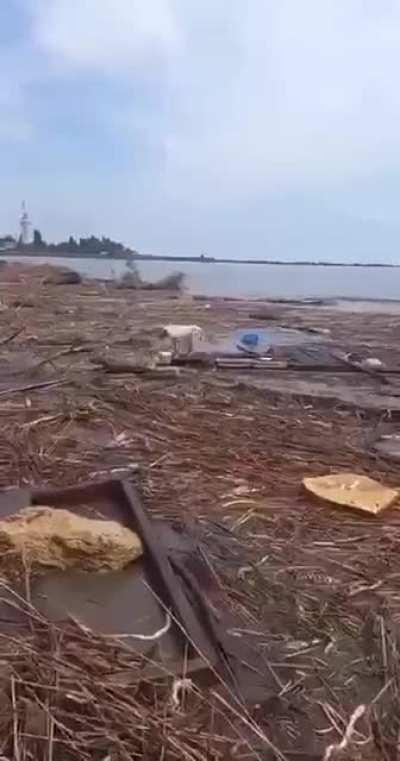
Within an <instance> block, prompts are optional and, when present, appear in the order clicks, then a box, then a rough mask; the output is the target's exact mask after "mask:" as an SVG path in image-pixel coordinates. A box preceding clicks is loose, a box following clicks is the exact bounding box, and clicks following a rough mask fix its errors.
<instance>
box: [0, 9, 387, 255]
mask: <svg viewBox="0 0 400 761" xmlns="http://www.w3.org/2000/svg"><path fill="white" fill-rule="evenodd" d="M399 64H400V0H379V2H377V0H301V2H299V0H279V2H276V0H250V2H248V3H244V2H243V0H240V1H239V0H229V2H228V0H203V1H202V2H201V3H198V2H194V0H146V2H145V3H144V2H143V0H140V1H139V0H3V2H2V3H1V4H0V107H1V114H2V116H1V119H0V152H1V166H2V171H1V177H2V182H1V183H0V230H1V231H3V232H4V233H6V232H15V228H16V223H17V217H18V212H19V207H20V203H21V200H22V199H23V198H24V199H26V201H27V204H28V208H29V211H30V215H31V217H32V219H33V221H34V224H35V226H38V227H39V228H40V229H41V231H42V233H43V235H44V237H46V238H47V239H56V240H59V239H61V238H63V237H65V236H66V235H69V234H70V233H72V234H75V235H78V236H79V235H86V234H91V233H95V234H104V235H107V236H110V237H114V238H117V239H119V240H123V241H124V242H126V243H128V244H130V245H131V246H133V247H136V248H137V249H138V250H139V251H141V252H143V253H145V252H150V253H156V252H159V253H176V254H199V253H201V252H204V251H205V252H207V253H208V254H210V255H213V256H227V255H230V256H232V257H241V256H252V257H271V258H275V257H279V258H282V259H287V260H290V259H296V258H300V259H304V258H310V259H326V260H329V259H335V260H344V261H346V260H347V261H348V260H353V259H357V260H365V261H371V260H376V261H395V262H400V245H399V244H400V215H399V206H400V127H399V122H400V89H399V88H398V86H397V81H396V80H397V72H398V70H399Z"/></svg>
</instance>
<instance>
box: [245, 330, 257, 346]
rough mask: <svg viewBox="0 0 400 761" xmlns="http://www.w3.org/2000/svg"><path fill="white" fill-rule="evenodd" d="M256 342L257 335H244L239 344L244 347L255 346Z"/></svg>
mask: <svg viewBox="0 0 400 761" xmlns="http://www.w3.org/2000/svg"><path fill="white" fill-rule="evenodd" d="M258 341H259V336H258V334H257V333H245V334H244V336H242V337H241V339H240V342H241V343H242V344H244V345H245V346H257V345H258Z"/></svg>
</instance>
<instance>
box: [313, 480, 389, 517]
mask: <svg viewBox="0 0 400 761" xmlns="http://www.w3.org/2000/svg"><path fill="white" fill-rule="evenodd" d="M303 486H304V487H305V488H306V489H307V491H309V492H311V493H312V494H315V496H317V497H320V498H321V499H325V500H327V501H328V502H333V503H334V504H336V505H343V506H344V507H353V508H355V509H356V510H363V511H364V512H367V513H371V514H372V515H377V514H378V513H380V512H382V510H386V508H387V507H390V505H392V504H393V502H395V501H396V499H397V498H398V496H399V492H398V491H396V490H395V489H389V488H388V487H387V486H382V484H380V483H378V481H374V480H373V479H372V478H368V476H361V475H358V474H357V473H336V474H333V475H329V476H319V477H317V478H303Z"/></svg>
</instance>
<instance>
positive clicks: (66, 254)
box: [0, 249, 400, 269]
mask: <svg viewBox="0 0 400 761" xmlns="http://www.w3.org/2000/svg"><path fill="white" fill-rule="evenodd" d="M2 256H4V257H15V258H16V259H17V258H19V257H21V256H24V257H30V258H31V259H39V258H46V259H96V260H100V261H106V262H112V261H126V262H134V263H135V264H140V262H177V263H179V262H197V263H199V264H264V265H269V266H272V265H278V266H282V267H365V268H368V269H370V268H377V267H379V268H381V269H382V268H392V269H393V268H398V267H400V264H389V263H382V264H380V263H379V262H372V263H368V262H366V263H363V262H325V261H322V262H314V261H295V262H288V261H284V260H280V259H225V258H224V259H215V258H213V257H208V256H204V257H201V256H162V255H160V256H157V255H152V254H143V255H139V256H137V255H136V256H135V255H133V256H132V255H130V256H128V255H124V254H96V253H83V252H81V251H80V252H79V253H72V252H71V251H47V250H44V251H35V252H33V251H14V250H12V249H4V250H0V259H1V257H2Z"/></svg>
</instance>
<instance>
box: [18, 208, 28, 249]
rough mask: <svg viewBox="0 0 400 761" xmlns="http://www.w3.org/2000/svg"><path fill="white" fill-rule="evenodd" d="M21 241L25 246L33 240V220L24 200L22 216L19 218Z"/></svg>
mask: <svg viewBox="0 0 400 761" xmlns="http://www.w3.org/2000/svg"><path fill="white" fill-rule="evenodd" d="M19 229H20V238H19V239H20V242H21V243H22V245H23V246H26V245H28V243H30V242H31V222H30V219H29V216H28V212H27V210H26V206H25V201H22V209H21V216H20V220H19Z"/></svg>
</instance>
